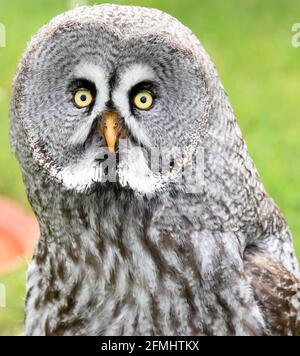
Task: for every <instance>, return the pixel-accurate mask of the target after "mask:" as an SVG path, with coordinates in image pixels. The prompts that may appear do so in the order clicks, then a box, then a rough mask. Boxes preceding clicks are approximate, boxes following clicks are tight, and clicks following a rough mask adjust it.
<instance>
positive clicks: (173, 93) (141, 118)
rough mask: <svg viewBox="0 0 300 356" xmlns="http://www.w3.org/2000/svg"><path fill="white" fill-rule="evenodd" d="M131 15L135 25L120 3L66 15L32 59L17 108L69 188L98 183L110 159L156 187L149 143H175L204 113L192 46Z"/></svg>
mask: <svg viewBox="0 0 300 356" xmlns="http://www.w3.org/2000/svg"><path fill="white" fill-rule="evenodd" d="M77 11H78V10H77ZM86 11H87V10H86ZM101 11H103V9H102V10H101ZM144 11H147V10H146V9H144ZM149 11H150V10H149ZM135 17H137V18H136V19H135V21H136V22H137V23H138V24H139V30H136V29H135V31H134V32H133V33H130V32H129V31H126V26H128V23H129V22H130V18H129V19H128V15H126V16H125V15H124V16H122V11H121V13H119V12H118V11H114V12H111V16H109V15H107V18H108V20H107V21H106V22H104V23H102V22H99V23H72V22H70V21H69V22H67V21H63V22H62V23H61V24H60V25H59V26H57V28H56V29H55V31H53V32H52V33H51V34H50V35H49V33H48V34H47V36H45V37H43V39H42V40H41V41H40V42H39V45H38V46H36V47H37V48H34V50H33V51H32V52H33V53H31V54H30V56H29V58H28V61H27V63H26V77H25V81H24V83H22V88H23V97H22V105H21V108H20V117H22V119H23V121H24V123H25V127H26V128H27V133H28V136H29V137H30V140H31V142H32V143H33V149H34V150H38V151H39V152H40V153H41V152H42V154H43V156H44V157H47V162H48V165H47V167H55V175H56V178H58V179H59V180H60V181H61V182H62V184H64V185H65V186H66V187H67V188H70V189H76V190H83V189H87V188H92V187H93V186H95V184H101V183H102V182H103V178H104V176H107V170H111V168H113V169H112V171H115V173H116V180H118V181H119V182H121V183H122V185H124V186H125V185H128V186H129V187H131V188H132V189H137V190H141V191H143V190H145V189H146V190H147V189H149V188H151V189H155V184H156V183H157V179H161V174H162V172H161V171H160V173H159V172H157V171H155V172H154V169H153V167H152V164H151V163H150V164H149V162H151V159H150V161H149V157H151V151H152V150H154V151H155V152H156V153H155V156H157V150H160V149H161V150H162V151H163V152H179V151H180V150H181V149H183V148H184V147H185V146H187V145H188V144H189V143H190V141H191V137H192V136H193V133H194V131H195V130H196V128H197V125H199V121H200V120H201V113H202V112H203V111H204V109H205V95H206V88H205V85H204V82H203V80H202V79H201V75H200V73H199V63H198V62H197V60H196V59H195V57H194V56H193V54H192V52H190V51H189V50H188V49H187V48H185V47H184V46H181V45H180V38H176V40H175V39H174V36H171V35H170V33H168V28H165V27H163V28H162V30H160V31H159V32H157V31H154V29H152V28H151V26H153V23H152V22H153V20H151V21H152V22H151V21H150V20H148V21H147V16H146V17H145V16H144V15H143V11H142V12H140V13H137V14H135ZM155 21H156V20H155ZM121 27H123V28H124V31H122V28H121ZM120 143H121V144H120ZM120 147H123V148H124V147H126V148H127V149H129V151H130V152H133V153H131V154H120ZM136 148H140V150H138V149H136ZM127 153H128V151H127ZM176 154H177V153H176ZM153 156H154V155H153ZM158 156H159V155H158ZM36 157H39V155H38V154H37V155H36ZM173 158H176V157H173ZM173 158H172V160H173ZM108 165H109V166H110V167H108ZM155 165H156V164H155ZM47 167H46V170H48V172H47V173H48V174H49V175H50V176H52V175H53V174H54V173H53V172H52V171H51V170H50V169H49V168H47ZM43 168H44V169H45V167H43ZM114 168H115V170H114ZM112 181H114V180H113V179H112Z"/></svg>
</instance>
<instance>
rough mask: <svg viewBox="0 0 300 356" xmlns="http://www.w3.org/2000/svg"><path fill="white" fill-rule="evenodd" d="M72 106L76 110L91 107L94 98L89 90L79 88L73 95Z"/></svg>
mask: <svg viewBox="0 0 300 356" xmlns="http://www.w3.org/2000/svg"><path fill="white" fill-rule="evenodd" d="M73 99H74V104H75V106H76V107H77V108H79V109H83V108H87V107H89V106H91V105H92V104H93V102H94V96H93V94H92V92H91V91H90V90H89V89H84V88H80V89H77V90H76V91H75V93H74V97H73Z"/></svg>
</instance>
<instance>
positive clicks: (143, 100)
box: [141, 96, 147, 104]
mask: <svg viewBox="0 0 300 356" xmlns="http://www.w3.org/2000/svg"><path fill="white" fill-rule="evenodd" d="M141 103H142V104H146V103H147V98H146V97H145V96H142V97H141Z"/></svg>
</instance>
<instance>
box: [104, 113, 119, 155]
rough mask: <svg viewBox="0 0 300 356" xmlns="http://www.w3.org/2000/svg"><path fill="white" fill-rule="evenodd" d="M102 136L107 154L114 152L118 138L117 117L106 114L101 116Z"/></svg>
mask: <svg viewBox="0 0 300 356" xmlns="http://www.w3.org/2000/svg"><path fill="white" fill-rule="evenodd" d="M102 130H103V135H104V137H105V141H106V145H107V148H108V149H109V152H112V153H113V152H115V149H116V144H117V141H118V136H119V115H118V114H117V113H116V112H107V113H105V114H104V115H103V129H102Z"/></svg>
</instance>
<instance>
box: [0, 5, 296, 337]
mask: <svg viewBox="0 0 300 356" xmlns="http://www.w3.org/2000/svg"><path fill="white" fill-rule="evenodd" d="M76 2H77V3H83V1H72V0H70V1H69V0H26V1H24V0H10V1H4V0H1V2H0V23H2V24H4V25H5V27H6V32H7V46H6V48H0V196H7V197H9V198H11V199H13V200H15V201H17V202H19V203H20V204H22V205H23V206H25V207H26V208H28V209H29V205H28V203H27V201H26V197H25V195H24V189H23V184H22V180H21V176H20V172H19V169H18V164H17V162H16V160H15V158H14V157H13V156H12V155H11V153H10V149H9V136H8V130H9V129H8V127H9V123H8V109H9V97H10V91H11V84H12V79H13V76H14V73H15V71H16V68H17V64H18V60H19V58H20V56H21V54H22V52H23V50H24V48H25V47H26V43H27V42H28V41H29V40H30V37H31V36H32V35H33V34H34V33H35V32H36V31H37V30H38V29H39V28H40V27H41V26H42V25H43V24H45V23H46V22H48V20H50V19H51V18H52V17H53V16H55V15H57V14H59V13H60V12H63V11H65V10H67V9H69V8H71V7H72V6H74V5H75V4H76ZM84 2H85V3H90V4H95V3H102V1H94V0H91V1H84ZM111 2H113V3H118V4H132V5H142V6H149V7H156V8H159V9H161V10H164V11H166V12H169V13H170V14H172V15H174V16H176V17H177V18H178V19H179V20H181V21H182V22H183V23H184V24H186V25H187V26H189V27H190V28H191V29H192V30H193V31H194V32H195V33H196V34H197V35H198V37H199V38H200V40H201V42H202V43H203V45H204V46H205V48H206V49H207V50H208V52H209V54H210V55H211V57H212V59H213V61H214V62H215V63H216V66H217V69H218V72H219V74H220V76H221V78H222V81H223V84H224V86H225V88H226V90H227V93H228V95H229V97H230V100H231V103H232V104H233V107H234V110H235V113H236V115H237V117H238V121H239V125H240V126H241V128H242V131H243V133H244V136H245V138H246V141H247V144H248V147H249V150H250V152H251V155H252V157H253V158H254V161H255V163H256V165H257V167H258V169H259V171H260V173H261V176H262V179H263V182H264V184H265V186H266V188H267V190H268V192H269V193H270V194H271V195H272V197H273V198H274V199H275V201H276V202H277V203H278V204H279V206H280V208H281V209H282V211H283V212H284V214H285V216H286V218H287V220H288V222H289V224H290V227H291V229H292V232H293V234H294V238H295V244H296V246H297V252H298V255H299V256H300V192H299V181H300V169H299V168H300V137H299V133H300V120H299V118H300V100H299V98H300V79H299V76H300V47H299V48H295V47H293V46H292V35H293V34H292V30H291V29H292V25H293V24H294V23H299V22H300V1H299V0H288V1H287V0H264V1H261V0H243V1H240V0H226V1H222V0H136V1H130V0H128V1H111ZM24 281H25V264H24V266H23V267H21V268H20V269H19V270H18V271H16V272H12V273H10V274H9V275H6V276H0V283H2V284H5V285H6V289H7V307H6V308H5V309H0V335H7V334H9V335H11V334H20V333H22V319H23V302H24Z"/></svg>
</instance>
